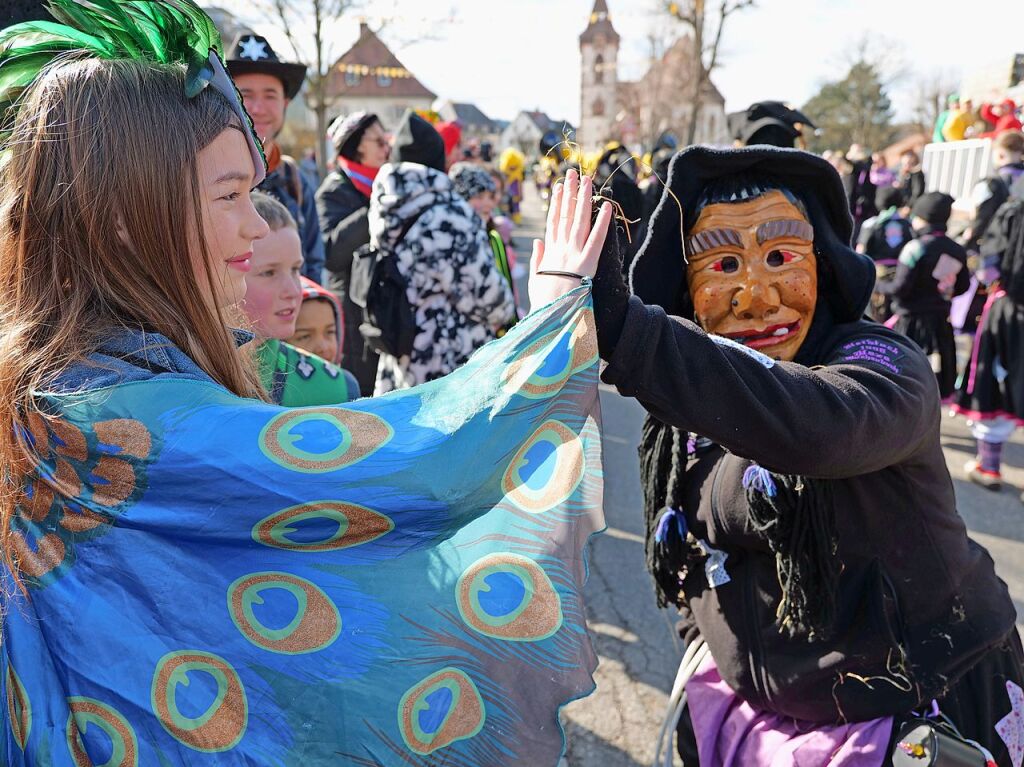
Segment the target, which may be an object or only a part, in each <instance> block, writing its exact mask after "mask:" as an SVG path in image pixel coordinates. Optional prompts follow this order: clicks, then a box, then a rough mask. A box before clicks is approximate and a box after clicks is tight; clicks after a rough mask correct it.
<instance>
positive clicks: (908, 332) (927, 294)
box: [875, 192, 970, 399]
mask: <svg viewBox="0 0 1024 767" xmlns="http://www.w3.org/2000/svg"><path fill="white" fill-rule="evenodd" d="M952 210H953V198H952V197H950V196H949V195H948V194H943V193H942V192H928V193H927V194H924V195H922V196H921V197H920V198H919V199H918V201H917V202H916V203H915V204H914V207H913V209H912V210H911V216H912V218H911V224H912V225H913V227H914V229H915V231H916V232H917V235H918V236H917V238H916V239H914V240H912V241H911V242H910V243H908V244H907V245H906V246H904V248H903V250H902V252H901V253H900V257H899V262H898V264H897V266H896V274H895V275H894V276H893V278H892V279H891V280H888V281H879V282H877V283H876V284H875V290H876V291H877V292H879V293H881V294H882V295H885V296H889V297H891V298H892V309H893V311H894V312H895V316H896V318H897V319H896V322H895V324H894V326H893V328H894V329H895V330H896V331H897V332H899V333H902V334H903V335H905V336H907V337H908V338H910V339H911V340H912V341H914V342H915V343H916V344H917V345H918V346H920V347H921V348H922V349H923V350H924V352H925V354H927V355H928V358H929V360H930V362H931V364H932V370H933V371H935V375H936V377H937V379H938V384H939V394H940V396H941V397H942V398H943V399H945V398H946V397H949V395H951V394H952V393H953V387H954V385H955V383H956V344H955V342H954V339H953V326H952V325H951V324H950V322H949V308H950V302H951V301H952V299H953V297H954V296H959V295H960V294H961V293H963V292H964V291H966V290H967V286H968V283H969V280H970V274H969V272H968V270H967V252H966V251H965V250H964V249H963V247H962V246H960V245H959V244H958V243H956V242H954V241H953V240H952V239H950V238H949V237H947V236H946V227H947V225H948V224H949V216H950V213H952Z"/></svg>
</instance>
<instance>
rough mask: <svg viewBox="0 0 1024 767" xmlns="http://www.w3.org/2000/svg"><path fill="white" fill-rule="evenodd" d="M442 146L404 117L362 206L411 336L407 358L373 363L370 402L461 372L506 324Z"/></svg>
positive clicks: (413, 118) (484, 252) (489, 258)
mask: <svg viewBox="0 0 1024 767" xmlns="http://www.w3.org/2000/svg"><path fill="white" fill-rule="evenodd" d="M446 160H447V154H446V150H445V143H444V141H443V139H442V138H441V136H440V134H439V133H438V132H437V131H436V130H435V129H434V127H433V126H432V125H431V124H430V123H429V122H427V121H426V120H424V119H423V118H422V117H420V116H419V115H417V114H416V113H415V112H412V111H407V112H406V114H405V116H404V117H403V119H402V123H401V125H400V126H399V128H398V130H397V131H396V132H395V139H394V148H393V150H392V156H391V163H390V164H388V165H385V166H384V167H383V168H381V171H380V173H379V175H378V176H377V181H376V183H375V184H374V186H373V194H372V196H371V198H370V218H369V222H370V244H371V247H373V248H375V249H376V250H377V251H378V252H379V253H380V254H381V256H382V257H389V256H390V257H394V258H395V259H397V266H398V270H399V272H400V273H401V274H402V276H403V277H404V278H405V280H406V282H407V285H408V290H407V292H408V296H409V299H410V303H411V304H412V309H413V313H414V316H415V320H416V327H417V333H416V337H415V339H414V342H413V350H412V353H411V354H410V355H407V356H403V357H401V358H396V357H393V356H391V355H387V354H382V355H381V358H380V365H379V367H378V370H377V384H376V388H375V393H376V394H382V393H384V392H388V391H392V390H394V389H405V388H408V387H410V386H415V385H416V384H420V383H424V382H426V381H432V380H434V379H436V378H440V377H441V376H444V375H447V374H448V373H450V372H452V371H453V370H455V369H456V368H457V367H459V366H461V365H462V364H463V363H465V362H466V360H468V359H469V357H470V355H471V354H472V353H473V352H474V351H476V349H478V348H479V347H480V346H482V345H483V344H485V343H486V342H487V341H489V340H491V339H493V338H496V337H497V335H498V331H499V329H500V328H501V327H502V326H503V325H505V323H507V322H508V321H509V320H511V319H512V317H513V315H514V310H515V307H514V304H513V299H512V291H511V289H510V288H509V285H508V282H507V281H506V280H505V278H504V277H503V276H502V274H501V272H500V271H499V270H498V269H497V268H495V264H494V257H493V254H492V251H491V247H490V243H489V241H488V237H487V232H486V231H485V230H484V228H483V227H482V226H480V225H479V222H478V216H477V215H476V214H475V212H474V211H473V208H472V207H470V205H469V203H468V202H466V201H465V200H464V199H463V198H462V197H461V196H460V195H459V194H458V193H457V192H456V191H455V189H454V187H453V185H452V181H451V179H450V178H448V175H447V174H446V173H445V168H446Z"/></svg>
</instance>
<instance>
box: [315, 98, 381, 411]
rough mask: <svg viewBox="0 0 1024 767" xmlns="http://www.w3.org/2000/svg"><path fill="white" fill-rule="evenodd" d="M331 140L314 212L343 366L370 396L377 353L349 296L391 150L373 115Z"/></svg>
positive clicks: (340, 122) (337, 130)
mask: <svg viewBox="0 0 1024 767" xmlns="http://www.w3.org/2000/svg"><path fill="white" fill-rule="evenodd" d="M327 136H328V138H329V139H330V141H331V145H332V146H333V147H334V151H335V153H336V155H337V168H336V170H334V171H332V172H331V173H329V174H328V176H327V178H326V179H324V182H323V184H321V185H320V188H319V189H318V190H317V192H316V207H317V211H318V212H319V218H320V228H321V229H322V230H323V238H324V247H325V250H326V254H327V261H326V264H327V272H328V274H329V275H330V282H329V287H330V289H331V290H333V291H334V293H335V295H337V296H338V297H339V298H340V299H341V311H342V316H343V317H344V332H345V337H344V341H343V343H342V358H341V366H342V367H343V368H345V369H346V370H348V371H350V372H351V373H352V374H353V375H354V376H355V377H356V380H357V381H358V382H359V389H360V391H362V392H367V393H369V392H372V391H373V387H374V385H375V383H376V380H377V352H375V351H374V350H373V348H372V347H370V345H369V344H367V343H366V339H364V338H363V336H362V334H361V333H360V332H359V325H360V323H361V322H362V309H361V308H360V307H359V306H357V305H356V304H355V303H354V302H353V301H352V299H351V297H350V296H349V294H348V288H349V280H350V279H351V276H352V259H353V257H354V256H355V253H356V251H357V250H359V249H360V248H361V247H363V246H365V245H368V244H369V242H370V225H369V219H368V215H369V212H370V189H371V187H372V186H373V181H374V179H375V178H377V173H378V172H379V171H380V168H381V166H382V165H384V163H386V162H387V161H388V156H389V155H390V153H391V145H390V142H389V140H388V136H387V133H386V132H385V130H384V126H383V125H382V124H381V122H380V119H379V118H378V117H377V115H375V114H374V113H372V112H362V111H360V112H353V113H352V114H350V115H343V116H341V117H339V118H337V119H336V120H335V121H334V122H332V123H331V126H330V128H329V129H328V131H327Z"/></svg>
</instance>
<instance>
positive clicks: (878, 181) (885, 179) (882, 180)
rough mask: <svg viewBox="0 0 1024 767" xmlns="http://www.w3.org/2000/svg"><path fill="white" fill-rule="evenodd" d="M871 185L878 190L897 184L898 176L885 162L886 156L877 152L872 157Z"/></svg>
mask: <svg viewBox="0 0 1024 767" xmlns="http://www.w3.org/2000/svg"><path fill="white" fill-rule="evenodd" d="M871 183H872V184H874V185H875V187H876V188H881V187H883V186H893V185H895V183H896V174H895V173H894V172H893V171H892V169H891V168H889V166H888V165H887V164H886V162H885V155H883V154H882V153H881V152H875V153H874V154H873V155H871Z"/></svg>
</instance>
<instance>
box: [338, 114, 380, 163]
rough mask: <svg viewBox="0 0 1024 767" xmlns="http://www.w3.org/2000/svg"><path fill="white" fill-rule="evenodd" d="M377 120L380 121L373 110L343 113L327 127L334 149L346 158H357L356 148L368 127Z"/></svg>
mask: <svg viewBox="0 0 1024 767" xmlns="http://www.w3.org/2000/svg"><path fill="white" fill-rule="evenodd" d="M375 122H380V120H379V119H378V117H377V115H375V114H374V113H373V112H362V111H360V112H353V113H352V114H350V115H342V116H341V117H338V118H337V119H336V120H335V121H334V122H332V123H331V125H330V127H329V128H328V129H327V138H329V139H330V141H331V144H333V145H334V151H335V152H336V153H337V154H340V155H341V156H342V157H344V158H345V159H346V160H355V159H356V157H355V154H356V149H358V147H359V142H360V141H362V140H363V134H364V133H365V132H366V129H367V128H369V127H370V126H371V125H373V124H374V123H375Z"/></svg>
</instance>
